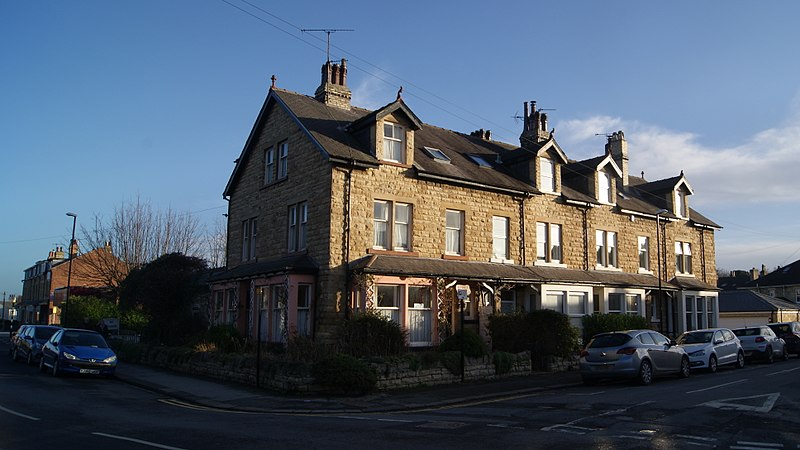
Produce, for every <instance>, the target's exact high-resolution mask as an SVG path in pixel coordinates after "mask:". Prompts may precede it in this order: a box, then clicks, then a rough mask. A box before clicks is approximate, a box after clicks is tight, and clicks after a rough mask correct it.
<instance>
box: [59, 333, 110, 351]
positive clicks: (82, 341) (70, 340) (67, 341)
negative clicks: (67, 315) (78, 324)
mask: <svg viewBox="0 0 800 450" xmlns="http://www.w3.org/2000/svg"><path fill="white" fill-rule="evenodd" d="M61 345H74V346H78V347H98V348H107V347H108V345H106V341H105V339H103V336H100V335H99V334H95V333H75V332H66V333H64V336H63V337H62V338H61Z"/></svg>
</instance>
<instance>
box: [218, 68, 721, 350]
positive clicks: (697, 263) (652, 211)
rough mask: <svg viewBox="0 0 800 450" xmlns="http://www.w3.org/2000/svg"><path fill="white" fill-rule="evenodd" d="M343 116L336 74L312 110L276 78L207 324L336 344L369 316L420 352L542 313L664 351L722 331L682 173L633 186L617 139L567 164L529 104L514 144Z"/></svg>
mask: <svg viewBox="0 0 800 450" xmlns="http://www.w3.org/2000/svg"><path fill="white" fill-rule="evenodd" d="M350 99H351V93H350V90H349V89H348V87H347V66H346V61H345V60H342V61H341V62H340V63H332V62H327V63H325V64H324V65H323V67H322V82H321V84H320V86H319V88H318V89H317V90H316V93H315V95H314V96H313V97H311V96H307V95H302V94H298V93H294V92H289V91H286V90H283V89H280V88H278V87H276V86H275V78H274V77H273V85H272V87H271V89H270V91H269V94H268V95H267V98H266V100H265V102H264V105H263V107H262V109H261V112H260V113H259V115H258V118H257V119H256V122H255V125H254V126H253V129H252V131H251V133H250V136H249V137H248V139H247V142H246V143H245V146H244V149H243V150H242V153H241V155H240V156H239V158H238V159H237V160H236V166H235V168H234V170H233V173H232V174H231V176H230V179H229V181H228V184H227V186H226V187H225V191H224V194H223V195H224V198H226V199H227V200H228V201H229V206H228V251H227V266H226V268H225V270H224V271H222V272H221V273H219V274H217V275H215V276H214V277H213V278H212V280H211V289H212V301H211V302H210V303H209V314H210V317H211V320H212V323H213V324H233V325H234V326H236V327H237V328H238V329H239V330H240V331H242V332H243V333H245V334H246V335H248V336H251V337H253V338H256V337H260V339H261V340H262V341H264V342H285V341H286V339H287V338H288V336H291V335H292V334H295V333H296V334H299V335H310V336H312V337H313V338H314V339H317V340H320V341H330V340H331V339H332V337H333V333H334V332H335V330H336V327H337V325H338V324H340V323H341V322H342V321H344V320H347V318H349V317H352V315H353V314H354V313H357V312H358V311H363V310H365V309H367V308H369V309H374V310H377V311H378V312H380V313H382V314H385V315H386V316H387V317H390V318H391V319H392V320H395V321H397V322H399V323H400V324H401V325H402V326H403V327H404V328H405V329H407V330H408V332H409V333H408V345H409V346H418V347H425V346H432V345H437V344H438V343H439V342H440V340H441V339H442V338H443V337H445V336H448V335H449V334H451V333H452V332H453V331H454V330H456V329H458V327H460V326H462V325H463V326H464V327H467V328H472V329H473V330H475V331H477V332H479V333H481V334H482V335H484V336H486V327H485V325H486V323H487V318H488V317H489V315H491V314H502V313H511V312H515V311H529V310H535V309H541V308H548V309H554V310H557V311H561V312H563V313H565V314H568V315H569V317H570V318H571V319H572V321H573V323H574V324H575V325H576V326H580V324H581V317H583V316H584V315H587V314H592V313H593V312H602V313H618V314H637V315H641V316H645V317H647V318H649V319H650V320H651V322H652V325H653V328H655V329H657V330H660V331H662V332H664V333H667V334H670V335H676V334H677V333H680V332H682V331H684V330H687V329H696V328H701V327H706V326H714V325H716V323H717V320H718V300H717V298H718V295H717V292H718V290H717V288H716V287H715V285H716V281H717V280H716V277H717V276H716V270H715V256H714V232H715V230H718V229H719V228H720V227H719V226H718V225H717V224H715V223H714V222H712V221H711V220H709V219H708V218H706V217H704V216H703V215H701V214H700V213H698V212H697V211H695V210H694V209H692V208H690V207H689V203H690V202H689V197H690V196H691V195H693V194H694V191H693V189H692V187H691V186H690V185H689V183H688V181H687V180H686V178H685V177H684V175H683V173H681V174H680V175H678V176H675V177H672V178H667V179H662V180H656V181H646V180H645V179H644V178H643V177H636V176H631V175H630V174H629V173H628V164H629V163H628V148H627V143H626V140H625V137H624V134H623V133H622V132H617V133H613V134H611V135H610V136H608V142H607V144H606V146H605V151H604V152H603V154H602V155H600V156H598V157H596V158H591V159H587V160H584V161H574V160H571V159H569V158H568V156H567V154H566V153H565V151H564V150H563V149H562V148H561V147H560V146H559V144H558V143H557V141H556V139H555V137H554V134H553V132H552V131H548V130H547V116H546V114H544V113H542V112H541V111H540V110H537V108H536V104H535V102H534V103H530V104H528V103H527V102H526V103H525V116H524V127H523V131H522V133H521V135H520V145H511V144H507V143H503V142H498V141H494V140H492V139H491V135H490V132H488V131H483V130H479V131H476V132H473V133H471V134H463V133H459V132H455V131H451V130H446V129H442V128H439V127H436V126H433V125H429V124H426V123H423V122H422V120H421V119H420V118H418V117H417V116H416V115H415V114H414V112H413V111H412V110H411V108H410V107H409V106H408V105H407V104H406V103H405V102H404V101H403V99H402V98H401V95H400V93H398V95H397V99H396V100H394V101H392V102H391V103H389V104H387V105H386V106H384V107H382V108H380V109H377V110H375V111H370V110H366V109H361V108H358V107H355V106H352V105H351V104H350ZM460 299H463V302H461V301H460ZM461 308H463V311H462V309H461ZM462 320H463V323H462ZM487 339H488V336H487Z"/></svg>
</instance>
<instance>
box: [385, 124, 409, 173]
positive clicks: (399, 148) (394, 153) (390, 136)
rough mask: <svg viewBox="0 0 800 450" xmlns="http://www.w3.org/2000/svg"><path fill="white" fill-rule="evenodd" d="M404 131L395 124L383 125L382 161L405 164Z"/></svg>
mask: <svg viewBox="0 0 800 450" xmlns="http://www.w3.org/2000/svg"><path fill="white" fill-rule="evenodd" d="M405 154H406V139H405V129H403V127H402V126H400V125H397V124H396V123H391V122H384V123H383V159H384V160H385V161H392V162H396V163H400V164H405V162H406V158H405Z"/></svg>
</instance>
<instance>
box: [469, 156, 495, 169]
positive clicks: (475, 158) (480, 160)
mask: <svg viewBox="0 0 800 450" xmlns="http://www.w3.org/2000/svg"><path fill="white" fill-rule="evenodd" d="M467 156H469V158H470V159H471V160H472V161H473V162H474V163H475V164H477V165H479V166H481V167H492V165H491V164H489V163H488V162H486V160H485V159H483V156H480V155H467Z"/></svg>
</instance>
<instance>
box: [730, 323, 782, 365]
mask: <svg viewBox="0 0 800 450" xmlns="http://www.w3.org/2000/svg"><path fill="white" fill-rule="evenodd" d="M731 331H733V334H735V335H736V337H737V338H739V342H741V344H742V350H744V357H745V358H753V359H760V360H762V361H765V362H767V363H769V364H772V362H774V361H775V358H776V357H780V358H781V359H783V360H784V361H785V360H787V359H789V353H788V352H787V350H788V349H787V348H786V343H785V342H784V341H783V339H781V338H779V337H778V336H777V335H776V334H775V333H774V332H773V331H772V330H771V329H770V328H769V327H768V326H766V325H762V326H760V327H749V328H737V329H735V330H731Z"/></svg>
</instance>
